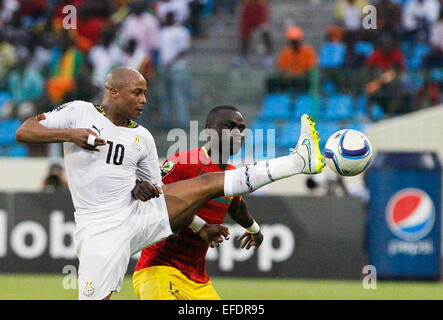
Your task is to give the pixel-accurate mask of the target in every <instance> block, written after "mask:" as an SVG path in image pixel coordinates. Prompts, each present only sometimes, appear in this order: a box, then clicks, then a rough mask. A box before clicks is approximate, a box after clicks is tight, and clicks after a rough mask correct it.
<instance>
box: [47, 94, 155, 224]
mask: <svg viewBox="0 0 443 320" xmlns="http://www.w3.org/2000/svg"><path fill="white" fill-rule="evenodd" d="M104 114H105V111H104V109H103V107H101V106H97V105H94V104H92V103H90V102H85V101H80V100H76V101H73V102H68V103H66V104H64V105H62V106H60V107H58V108H56V109H54V110H53V111H51V112H48V113H45V114H43V115H41V116H40V119H41V120H40V124H41V125H43V126H45V127H47V128H54V129H66V128H87V129H91V130H93V131H94V132H96V133H97V134H98V135H99V136H100V137H101V138H103V139H105V140H106V141H107V144H106V145H104V146H99V147H97V148H98V149H99V150H100V152H97V151H88V150H85V149H83V148H81V147H79V146H77V145H76V144H74V143H72V142H65V143H63V150H64V159H65V168H66V174H67V179H68V183H69V188H70V191H71V195H72V199H73V203H74V207H75V221H76V223H77V227H80V226H86V225H91V224H92V225H99V226H100V227H99V229H102V228H104V229H108V228H112V227H114V226H116V225H119V224H121V223H122V222H123V221H124V220H125V219H126V218H127V216H128V215H129V214H130V213H131V206H133V205H134V201H135V200H134V199H133V198H132V196H131V190H132V189H133V188H134V186H135V181H136V179H137V178H139V179H141V180H143V181H149V182H151V183H153V184H157V185H161V184H162V182H161V174H160V170H159V163H158V155H157V148H156V146H155V141H154V138H153V137H152V135H151V133H150V132H149V131H148V130H147V129H145V128H143V127H142V126H140V125H137V124H136V123H135V122H133V121H131V123H130V125H129V126H128V127H119V126H116V125H114V124H113V123H112V122H111V121H110V120H109V119H108V118H107V117H106V116H105V115H104Z"/></svg>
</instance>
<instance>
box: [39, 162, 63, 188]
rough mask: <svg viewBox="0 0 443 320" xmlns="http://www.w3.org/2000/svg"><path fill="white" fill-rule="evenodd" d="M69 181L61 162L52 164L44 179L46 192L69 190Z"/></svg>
mask: <svg viewBox="0 0 443 320" xmlns="http://www.w3.org/2000/svg"><path fill="white" fill-rule="evenodd" d="M68 188H69V187H68V182H67V180H66V176H65V170H64V168H63V167H62V166H61V165H59V164H52V165H51V166H50V167H49V172H48V174H47V175H46V177H45V178H44V180H43V191H44V192H55V191H63V190H66V191H67V190H68Z"/></svg>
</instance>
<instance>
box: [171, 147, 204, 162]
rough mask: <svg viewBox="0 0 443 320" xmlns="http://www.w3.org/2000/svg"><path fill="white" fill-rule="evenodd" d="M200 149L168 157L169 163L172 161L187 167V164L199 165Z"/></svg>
mask: <svg viewBox="0 0 443 320" xmlns="http://www.w3.org/2000/svg"><path fill="white" fill-rule="evenodd" d="M200 150H201V149H200V148H198V149H191V150H187V151H183V152H177V153H175V154H173V155H170V156H168V159H167V160H168V161H172V162H174V163H175V164H180V165H186V164H198V163H199V162H200V159H199V156H200Z"/></svg>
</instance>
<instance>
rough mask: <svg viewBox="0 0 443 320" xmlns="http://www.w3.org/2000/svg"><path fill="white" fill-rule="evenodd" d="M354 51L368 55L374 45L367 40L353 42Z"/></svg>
mask: <svg viewBox="0 0 443 320" xmlns="http://www.w3.org/2000/svg"><path fill="white" fill-rule="evenodd" d="M354 52H355V53H358V54H362V55H364V56H368V55H370V54H372V52H374V45H373V44H372V43H371V42H368V41H359V42H357V43H356V44H355V47H354Z"/></svg>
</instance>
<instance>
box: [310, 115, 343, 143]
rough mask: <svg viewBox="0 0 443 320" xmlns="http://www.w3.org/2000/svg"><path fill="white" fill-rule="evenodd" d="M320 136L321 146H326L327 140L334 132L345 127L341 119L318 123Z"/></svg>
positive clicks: (317, 127)
mask: <svg viewBox="0 0 443 320" xmlns="http://www.w3.org/2000/svg"><path fill="white" fill-rule="evenodd" d="M316 129H317V131H318V137H319V138H320V147H321V148H324V146H325V144H326V141H328V138H329V137H330V136H331V134H333V133H334V132H336V131H338V130H340V129H343V128H341V127H340V123H339V121H319V122H318V123H317V125H316Z"/></svg>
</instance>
